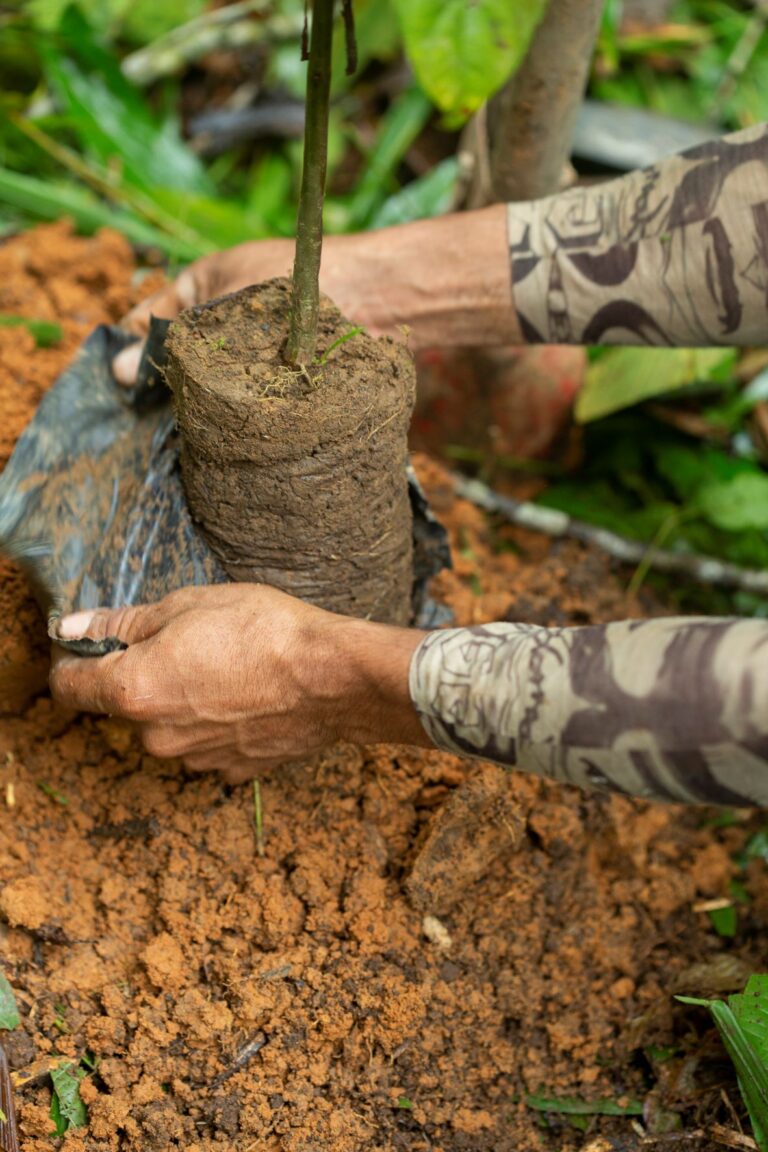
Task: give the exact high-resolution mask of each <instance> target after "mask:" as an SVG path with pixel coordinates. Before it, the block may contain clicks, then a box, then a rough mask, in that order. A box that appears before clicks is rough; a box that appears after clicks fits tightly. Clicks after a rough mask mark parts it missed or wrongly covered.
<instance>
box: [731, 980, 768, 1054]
mask: <svg viewBox="0 0 768 1152" xmlns="http://www.w3.org/2000/svg"><path fill="white" fill-rule="evenodd" d="M728 1003H729V1004H730V1006H731V1010H732V1011H733V1014H734V1016H735V1017H736V1019H737V1020H738V1022H739V1024H740V1025H741V1027H742V1028H743V1029H744V1032H745V1033H746V1035H747V1038H748V1039H749V1041H750V1043H751V1045H752V1047H753V1048H754V1050H755V1052H756V1053H757V1055H758V1056H759V1058H760V1060H761V1061H762V1062H763V1064H764V1066H765V1067H766V1069H768V974H766V973H764V972H761V973H758V972H755V973H753V975H752V976H750V978H749V980H748V981H747V986H746V988H745V989H744V991H743V992H739V993H737V994H736V995H734V996H729V997H728Z"/></svg>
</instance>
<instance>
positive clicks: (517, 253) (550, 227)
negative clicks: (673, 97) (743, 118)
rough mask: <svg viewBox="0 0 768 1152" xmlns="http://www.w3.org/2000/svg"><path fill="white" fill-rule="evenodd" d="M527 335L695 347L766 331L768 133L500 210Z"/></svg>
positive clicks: (754, 132)
mask: <svg viewBox="0 0 768 1152" xmlns="http://www.w3.org/2000/svg"><path fill="white" fill-rule="evenodd" d="M508 228H509V250H510V262H511V267H512V274H513V279H514V294H515V301H516V305H517V309H518V313H519V319H520V323H521V327H522V330H523V333H524V336H525V338H526V340H529V341H532V342H543V343H564V344H597V343H604V344H656V345H677V346H681V347H695V346H699V345H718V344H724V345H731V344H740V345H744V344H751V343H764V342H765V338H766V335H767V334H768V311H767V309H766V283H768V129H766V127H765V126H764V125H763V126H760V127H758V128H751V129H747V130H745V131H743V132H739V133H736V134H734V135H732V136H727V137H725V138H723V139H719V140H714V141H712V142H711V143H708V144H705V145H703V146H701V147H698V148H695V149H691V150H690V151H688V152H685V153H682V154H681V155H677V156H671V157H669V159H667V160H664V161H662V162H661V163H659V164H657V165H654V166H653V167H652V168H648V169H645V170H643V171H640V172H633V173H630V174H629V175H628V176H625V177H622V178H621V179H619V180H614V181H611V182H609V183H606V184H600V185H596V186H594V185H593V186H591V187H588V188H574V189H572V190H571V191H569V192H565V193H561V194H560V195H557V196H552V197H550V198H548V199H545V200H539V201H536V202H533V203H527V204H510V205H509V206H508Z"/></svg>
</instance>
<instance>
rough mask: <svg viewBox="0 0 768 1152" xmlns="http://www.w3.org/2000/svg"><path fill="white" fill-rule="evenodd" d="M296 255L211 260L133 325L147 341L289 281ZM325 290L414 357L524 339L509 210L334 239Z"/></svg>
mask: <svg viewBox="0 0 768 1152" xmlns="http://www.w3.org/2000/svg"><path fill="white" fill-rule="evenodd" d="M293 253H294V244H293V241H292V240H257V241H253V242H251V243H248V244H239V245H238V246H237V247H236V248H230V249H228V250H227V251H224V252H216V253H214V254H212V255H210V256H204V257H203V258H202V259H201V260H196V261H195V262H194V264H190V266H189V267H188V268H187V269H185V271H184V272H182V273H181V275H180V276H179V277H178V278H177V279H176V280H175V281H174V282H173V283H171V284H169V285H167V286H166V287H165V288H162V289H161V290H160V291H159V292H156V293H155V294H154V295H153V296H149V297H148V298H147V299H146V300H143V301H142V303H141V304H139V305H138V306H137V307H136V308H134V309H133V310H132V311H131V312H129V313H128V315H127V316H126V317H125V319H124V320H123V326H124V327H125V328H127V329H129V330H130V331H131V332H135V333H136V334H137V335H139V336H142V337H143V336H145V335H146V333H147V331H148V329H149V321H150V317H151V316H159V317H163V318H164V319H173V317H174V316H176V315H178V313H179V312H180V311H182V309H184V308H191V307H193V306H194V305H196V304H202V303H204V302H205V301H206V300H210V299H213V298H214V297H216V296H223V295H225V294H226V293H229V292H236V291H237V290H238V289H240V288H245V287H247V286H248V285H249V284H256V283H259V282H260V281H263V280H270V279H272V278H273V277H276V276H289V275H290V273H291V269H292V267H293ZM320 288H321V290H322V291H323V292H324V293H325V294H326V295H327V296H330V298H331V299H332V300H333V302H334V303H335V304H336V306H337V307H338V308H340V309H341V312H342V313H343V315H344V316H346V318H347V319H348V320H351V321H352V322H354V323H355V324H360V325H361V326H362V327H364V328H365V329H366V330H367V331H368V332H370V334H371V335H372V336H393V337H395V338H396V339H401V340H403V339H406V338H407V339H408V341H409V344H410V346H411V348H412V349H413V350H414V351H418V350H419V349H421V348H430V347H441V348H456V347H467V346H474V345H483V346H486V347H487V346H490V345H500V344H515V343H519V342H521V340H522V337H521V335H520V328H519V325H518V322H517V318H516V314H515V310H514V305H513V302H512V285H511V274H510V268H509V254H508V249H507V232H506V215H505V208H504V205H502V204H497V205H494V206H493V207H492V208H485V209H482V210H481V211H478V212H463V213H461V214H458V215H453V216H443V217H439V218H437V219H434V220H418V221H414V222H413V223H411V224H402V225H399V226H397V227H395V228H382V229H380V230H379V231H377V232H363V233H359V234H357V235H352V236H327V237H326V238H325V239H324V241H323V256H322V264H321V268H320ZM141 352H142V345H141V344H133V345H131V346H130V347H129V348H126V349H125V350H124V351H123V352H121V353H119V355H118V356H116V357H115V360H114V365H113V367H114V372H115V376H116V377H117V379H118V381H119V382H120V383H121V384H126V385H130V384H134V383H135V381H136V373H137V371H138V367H139V362H140V359H141Z"/></svg>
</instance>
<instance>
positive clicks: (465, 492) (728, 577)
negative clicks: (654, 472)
mask: <svg viewBox="0 0 768 1152" xmlns="http://www.w3.org/2000/svg"><path fill="white" fill-rule="evenodd" d="M452 479H453V486H454V490H455V492H456V495H457V496H460V497H461V498H462V499H463V500H469V502H470V503H471V504H475V505H476V506H477V507H478V508H483V509H484V510H485V511H486V512H495V513H498V514H500V515H501V516H504V518H505V519H506V520H509V522H510V523H511V524H517V525H518V526H519V527H521V528H531V529H533V530H534V531H536V532H544V533H545V534H546V535H547V536H555V537H558V536H570V537H572V538H573V539H574V540H581V541H582V543H584V544H593V545H594V546H595V547H596V548H599V549H600V550H601V551H602V552H606V553H607V554H608V555H609V556H612V557H613V558H614V559H615V560H620V561H622V563H625V564H643V565H646V566H647V567H649V568H654V569H656V570H657V571H658V572H672V573H679V574H681V575H684V576H687V577H688V578H689V579H691V580H695V581H697V582H698V583H699V584H707V585H712V586H715V587H720V588H739V589H741V590H743V591H745V592H756V593H760V594H761V595H768V571H763V570H761V569H758V568H740V567H739V566H738V565H736V564H728V563H727V562H726V561H724V560H718V559H717V558H716V557H714V556H697V555H694V554H687V553H681V552H667V551H664V550H662V549H660V548H653V547H648V545H646V544H643V543H642V542H641V541H639V540H628V539H627V538H626V537H625V536H619V535H618V533H617V532H609V531H608V529H606V528H598V527H596V525H594V524H588V523H587V522H586V521H584V520H574V519H573V517H571V516H568V515H567V513H565V512H559V511H558V510H557V509H555V508H545V507H543V506H542V505H540V504H531V503H530V502H529V501H526V500H513V499H512V498H511V497H510V496H502V495H501V494H500V493H498V492H494V491H493V489H492V488H489V487H488V486H487V485H486V484H483V483H482V482H481V481H480V480H468V479H467V478H466V477H464V476H458V475H457V474H456V473H454V474H453V475H452Z"/></svg>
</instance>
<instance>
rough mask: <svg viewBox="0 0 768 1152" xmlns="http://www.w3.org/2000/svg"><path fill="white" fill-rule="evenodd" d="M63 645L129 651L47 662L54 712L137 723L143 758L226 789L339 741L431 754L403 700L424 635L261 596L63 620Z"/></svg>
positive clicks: (249, 588) (277, 595)
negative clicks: (180, 767) (106, 640)
mask: <svg viewBox="0 0 768 1152" xmlns="http://www.w3.org/2000/svg"><path fill="white" fill-rule="evenodd" d="M58 632H59V635H60V636H61V637H62V638H75V637H80V636H83V635H86V634H87V635H88V636H90V637H92V638H94V639H102V638H103V637H105V636H117V637H119V638H120V639H121V640H123V641H125V642H126V643H127V644H128V645H129V647H128V648H127V649H125V650H124V651H121V652H113V653H111V654H110V655H108V656H102V657H99V658H95V659H93V658H83V657H79V656H72V655H69V654H68V653H67V652H66V651H62V650H61V649H55V650H54V659H53V668H52V671H51V689H52V692H53V695H54V697H55V699H57V700H58V701H59V702H60V703H61V704H64V705H67V706H69V707H71V708H77V709H80V710H83V711H94V712H108V713H110V714H113V715H118V716H123V717H126V718H127V719H129V720H133V721H134V722H135V723H136V725H137V726H138V729H139V732H140V734H141V738H142V741H143V744H144V747H145V749H146V750H147V752H149V753H150V754H151V755H153V756H159V757H181V758H182V759H183V760H184V762H185V764H186V765H187V766H188V767H190V768H193V769H199V770H201V771H205V770H209V769H220V770H221V771H222V773H223V775H224V776H225V778H226V779H227V781H229V782H230V783H234V784H237V783H241V782H242V781H244V780H247V779H250V777H252V776H254V775H256V774H257V773H258V772H259V771H260V770H261V769H264V768H270V767H274V766H277V765H279V764H281V763H284V762H285V761H287V760H292V759H297V758H299V757H302V756H306V755H309V754H311V753H313V752H316V751H318V750H320V749H321V748H324V747H326V746H328V745H329V744H332V743H333V742H334V741H335V740H338V739H350V740H357V741H358V742H360V743H366V742H376V741H385V740H393V741H397V742H410V743H422V744H423V743H429V742H428V740H427V739H426V737H425V733H424V730H423V728H422V727H421V724H420V722H419V719H418V717H417V715H416V712H415V709H414V707H413V705H412V704H411V701H410V696H409V693H408V668H409V665H410V658H411V655H412V653H413V651H414V649H415V647H416V645H417V644H418V642H419V640H420V638H421V634H420V633H418V632H414V631H411V630H409V629H403V628H390V627H388V626H386V625H381V624H370V623H367V622H366V621H361V620H352V619H348V618H347V617H344V616H336V615H334V614H333V613H330V612H325V611H323V610H322V609H320V608H314V607H312V606H311V605H309V604H305V603H303V601H301V600H296V599H294V598H293V597H291V596H286V595H285V594H284V593H282V592H278V591H277V590H276V589H274V588H268V587H266V586H264V585H256V584H226V585H221V586H215V587H207V588H183V589H181V591H178V592H173V593H171V594H170V595H169V596H166V597H165V599H164V600H161V601H159V602H158V603H156V604H149V605H146V606H139V607H135V608H124V609H115V610H106V609H100V610H97V611H95V612H81V613H76V614H74V615H72V616H68V617H64V618H63V619H62V620H61V621H59V626H58Z"/></svg>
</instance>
